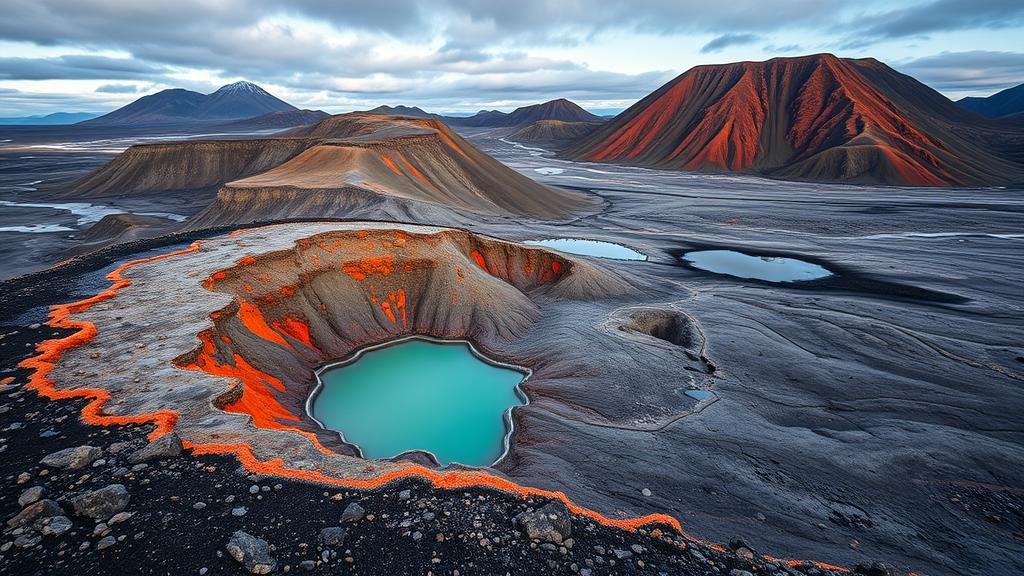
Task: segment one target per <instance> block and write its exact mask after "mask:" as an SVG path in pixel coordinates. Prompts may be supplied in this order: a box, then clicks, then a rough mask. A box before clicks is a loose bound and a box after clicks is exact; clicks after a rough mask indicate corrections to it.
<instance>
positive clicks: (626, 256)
mask: <svg viewBox="0 0 1024 576" xmlns="http://www.w3.org/2000/svg"><path fill="white" fill-rule="evenodd" d="M525 244H530V245H531V246H544V247H545V248H554V249H555V250H559V251H561V252H567V253H569V254H581V255H583V256H597V257H598V258H611V259H614V260H647V256H646V255H644V254H641V253H640V252H637V251H636V250H633V249H632V248H627V247H625V246H623V245H622V244H615V243H614V242H602V241H600V240H583V239H580V238H548V239H545V240H527V241H526V242H525Z"/></svg>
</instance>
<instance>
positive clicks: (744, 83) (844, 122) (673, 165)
mask: <svg viewBox="0 0 1024 576" xmlns="http://www.w3.org/2000/svg"><path fill="white" fill-rule="evenodd" d="M989 128H990V127H988V126H987V125H985V124H983V123H982V121H981V119H980V118H978V117H977V116H975V115H974V114H972V113H970V112H968V111H967V110H965V109H963V108H961V107H960V106H957V105H956V104H955V103H953V102H952V101H950V100H949V99H948V98H946V97H945V96H943V95H941V94H939V93H938V92H936V91H935V90H932V89H931V88H929V87H927V86H925V85H924V84H921V83H920V82H918V81H917V80H915V79H913V78H911V77H910V76H906V75H904V74H900V73H899V72H896V71H895V70H893V69H892V68H890V67H888V66H886V65H885V64H883V63H881V62H879V61H878V60H875V59H871V58H866V59H856V60H855V59H843V58H837V57H835V56H833V55H831V54H817V55H812V56H803V57H797V58H774V59H771V60H768V61H765V62H738V63H733V64H723V65H712V66H697V67H695V68H692V69H690V70H689V71H687V72H685V73H683V74H681V75H680V76H678V77H676V78H675V79H673V80H671V81H670V82H669V83H667V84H665V85H664V86H662V87H661V88H659V89H658V90H656V91H655V92H653V93H652V94H650V95H649V96H647V97H645V98H644V99H642V100H641V101H639V102H638V103H636V104H634V105H633V106H632V107H630V108H629V109H627V110H625V111H624V112H623V113H622V114H619V115H618V116H616V117H615V118H614V119H613V120H611V121H609V122H606V123H605V124H604V125H602V126H600V127H598V128H597V129H596V130H595V131H593V132H592V133H590V134H588V135H586V136H584V137H583V138H581V139H579V140H577V141H576V142H575V143H573V145H572V146H570V147H569V148H568V149H567V150H566V151H565V152H564V155H565V156H566V157H568V158H573V159H577V160H586V161H597V162H615V163H623V164H631V165H639V166H651V167H658V168H667V169H677V170H700V171H712V172H748V173H760V174H765V175H768V176H773V177H777V178H785V179H792V180H814V181H844V182H862V183H885V184H897V185H909V186H945V185H965V186H971V185H989V184H997V183H1012V182H1021V181H1024V166H1022V165H1021V164H1020V163H1018V162H1017V161H1015V159H1013V158H1011V156H1012V149H1013V148H1015V147H1016V148H1019V145H1018V144H1015V143H1014V142H1009V141H1005V139H1004V141H1003V142H997V138H1004V137H1003V136H1000V135H997V134H994V133H992V132H991V131H989V132H985V130H989Z"/></svg>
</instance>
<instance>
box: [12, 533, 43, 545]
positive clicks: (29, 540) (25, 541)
mask: <svg viewBox="0 0 1024 576" xmlns="http://www.w3.org/2000/svg"><path fill="white" fill-rule="evenodd" d="M42 539H43V538H42V537H41V536H36V535H34V534H22V535H21V536H18V537H17V538H15V539H14V545H15V546H17V547H18V548H31V547H33V546H35V545H36V544H39V542H41V541H42Z"/></svg>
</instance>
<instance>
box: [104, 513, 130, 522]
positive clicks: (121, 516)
mask: <svg viewBox="0 0 1024 576" xmlns="http://www.w3.org/2000/svg"><path fill="white" fill-rule="evenodd" d="M132 515H133V514H132V513H131V512H118V513H117V514H114V515H113V516H111V517H110V520H107V523H108V524H120V523H121V522H124V521H125V520H127V519H129V518H131V517H132Z"/></svg>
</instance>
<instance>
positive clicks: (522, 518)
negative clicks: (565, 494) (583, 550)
mask: <svg viewBox="0 0 1024 576" xmlns="http://www.w3.org/2000/svg"><path fill="white" fill-rule="evenodd" d="M514 521H515V524H516V526H518V527H519V529H520V530H522V531H523V533H524V534H526V537H527V538H529V539H531V540H540V541H541V542H552V543H554V544H561V543H562V542H563V541H564V540H565V539H566V538H568V537H569V536H571V535H572V521H571V517H570V515H569V509H568V508H566V507H565V504H563V503H561V502H559V501H558V500H552V501H550V502H548V503H547V504H545V505H543V506H541V507H540V508H538V509H536V510H533V511H528V512H521V513H519V514H517V515H516V517H515V518H514Z"/></svg>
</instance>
